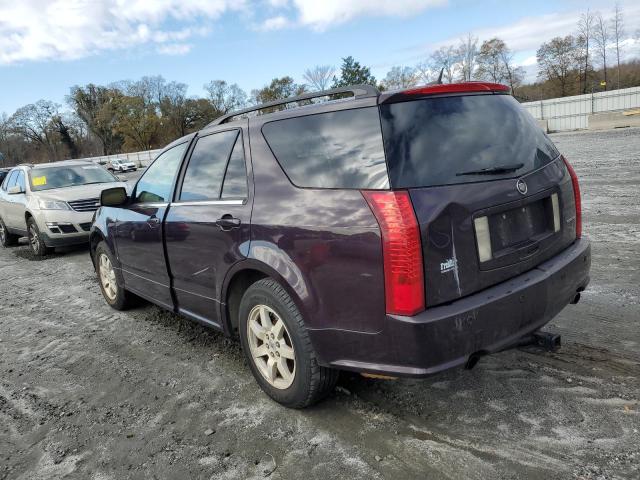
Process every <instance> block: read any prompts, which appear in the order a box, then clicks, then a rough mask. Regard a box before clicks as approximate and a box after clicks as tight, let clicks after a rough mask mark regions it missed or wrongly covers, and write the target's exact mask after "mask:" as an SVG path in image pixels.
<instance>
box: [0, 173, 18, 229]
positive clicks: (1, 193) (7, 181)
mask: <svg viewBox="0 0 640 480" xmlns="http://www.w3.org/2000/svg"><path fill="white" fill-rule="evenodd" d="M15 179H16V170H11V171H10V172H9V173H8V174H7V176H6V177H5V178H4V181H3V182H2V186H1V187H0V218H2V221H3V222H4V224H5V225H6V226H7V227H9V228H11V226H10V219H9V205H10V204H9V197H10V195H9V185H15Z"/></svg>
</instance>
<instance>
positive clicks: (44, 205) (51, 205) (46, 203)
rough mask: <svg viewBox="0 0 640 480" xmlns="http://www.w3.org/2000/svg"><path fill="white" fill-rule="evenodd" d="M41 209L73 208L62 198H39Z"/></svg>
mask: <svg viewBox="0 0 640 480" xmlns="http://www.w3.org/2000/svg"><path fill="white" fill-rule="evenodd" d="M38 204H39V206H40V210H71V207H69V204H68V203H67V202H63V201H60V200H42V199H39V200H38Z"/></svg>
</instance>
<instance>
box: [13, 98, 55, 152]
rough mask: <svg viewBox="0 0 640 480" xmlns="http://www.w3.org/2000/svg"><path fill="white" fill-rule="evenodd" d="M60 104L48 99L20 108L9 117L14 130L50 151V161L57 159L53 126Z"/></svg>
mask: <svg viewBox="0 0 640 480" xmlns="http://www.w3.org/2000/svg"><path fill="white" fill-rule="evenodd" d="M59 108H60V105H58V104H56V103H53V102H50V101H48V100H38V101H37V102H36V103H32V104H29V105H25V106H24V107H21V108H19V109H18V110H16V112H15V113H14V114H13V115H12V116H11V118H10V119H9V121H10V124H11V127H12V130H13V131H14V132H15V133H17V134H18V135H22V136H23V137H24V138H26V139H27V140H29V141H31V142H33V143H36V144H39V145H41V146H43V147H44V148H45V149H46V150H47V152H48V153H49V161H52V160H57V159H58V158H57V152H56V146H55V143H56V142H55V141H56V132H55V130H54V129H53V128H52V121H53V119H54V117H57V116H58V109H59Z"/></svg>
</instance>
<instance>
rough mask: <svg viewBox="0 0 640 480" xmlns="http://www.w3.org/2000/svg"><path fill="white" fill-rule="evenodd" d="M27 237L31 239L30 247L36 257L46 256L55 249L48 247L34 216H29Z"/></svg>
mask: <svg viewBox="0 0 640 480" xmlns="http://www.w3.org/2000/svg"><path fill="white" fill-rule="evenodd" d="M27 238H28V239H29V247H31V252H32V253H33V254H34V255H35V256H36V257H44V256H46V255H48V254H50V253H51V252H52V251H53V249H52V248H51V247H47V245H46V244H45V243H44V240H43V239H42V235H40V230H39V229H38V225H37V224H36V221H35V220H34V219H33V218H29V219H28V220H27Z"/></svg>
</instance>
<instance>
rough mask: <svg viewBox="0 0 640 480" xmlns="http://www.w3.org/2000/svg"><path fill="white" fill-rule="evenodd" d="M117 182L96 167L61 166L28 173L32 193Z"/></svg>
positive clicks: (35, 169)
mask: <svg viewBox="0 0 640 480" xmlns="http://www.w3.org/2000/svg"><path fill="white" fill-rule="evenodd" d="M118 181H119V180H118V179H117V178H116V177H114V176H113V175H111V174H110V173H109V172H107V171H106V170H105V169H104V168H102V167H100V166H98V165H64V166H62V165H61V166H59V167H46V168H34V169H32V170H31V171H30V172H29V183H30V185H31V190H32V191H34V192H37V191H40V190H51V189H53V188H64V187H74V186H76V185H89V184H93V183H110V182H118Z"/></svg>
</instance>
